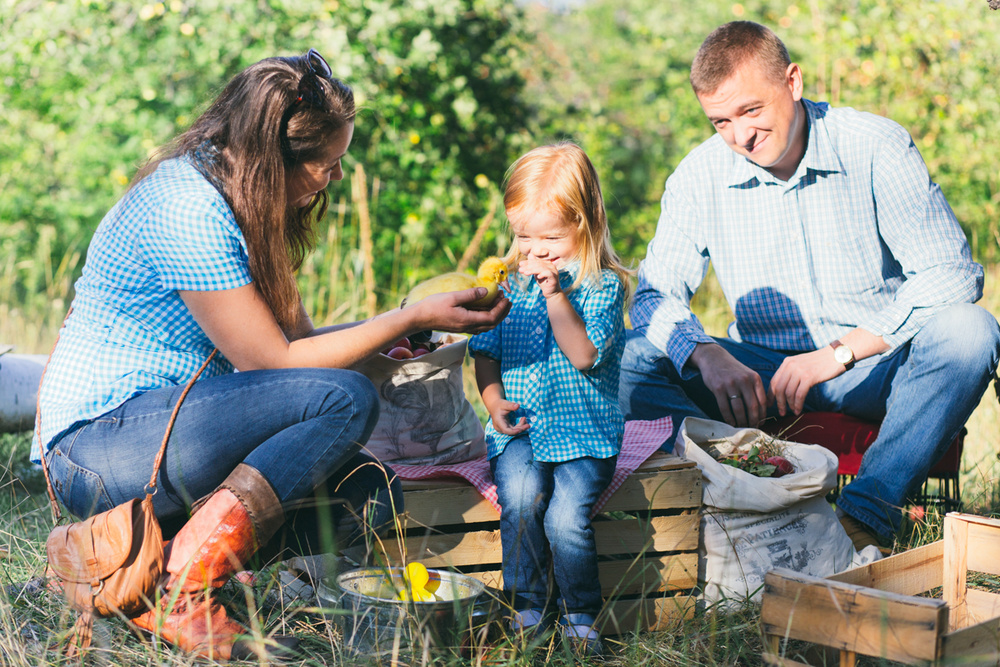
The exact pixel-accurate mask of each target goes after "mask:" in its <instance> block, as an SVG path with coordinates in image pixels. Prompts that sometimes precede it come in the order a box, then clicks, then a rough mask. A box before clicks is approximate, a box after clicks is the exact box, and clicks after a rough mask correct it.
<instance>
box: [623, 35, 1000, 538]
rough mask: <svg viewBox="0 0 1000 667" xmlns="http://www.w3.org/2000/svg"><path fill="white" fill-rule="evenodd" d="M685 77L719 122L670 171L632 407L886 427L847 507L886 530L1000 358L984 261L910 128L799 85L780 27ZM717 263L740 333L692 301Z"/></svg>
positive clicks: (849, 522)
mask: <svg viewBox="0 0 1000 667" xmlns="http://www.w3.org/2000/svg"><path fill="white" fill-rule="evenodd" d="M691 84H692V87H693V88H694V92H695V94H696V95H697V97H698V100H699V102H700V103H701V106H702V108H703V109H704V111H705V113H706V115H707V116H708V119H709V120H710V121H711V123H712V124H713V125H714V126H715V129H716V132H717V134H716V135H715V136H713V137H712V138H711V139H709V140H707V141H705V142H704V143H703V144H701V145H700V146H698V147H697V148H695V149H694V150H693V151H692V152H691V153H690V154H689V155H688V156H687V157H686V158H685V159H684V160H683V161H682V162H681V163H680V165H678V167H677V169H676V170H675V171H674V173H673V174H672V175H671V176H670V178H669V179H668V180H667V183H666V189H665V192H664V194H663V199H662V202H661V206H662V210H661V215H660V220H659V223H658V226H657V230H656V234H655V236H654V238H653V240H652V241H651V242H650V244H649V247H648V251H647V255H646V258H645V259H644V260H643V262H642V264H641V265H640V269H639V285H638V288H637V291H636V295H635V300H634V303H633V306H632V310H631V321H632V326H633V328H634V331H633V332H630V338H629V341H628V344H627V347H626V350H625V355H624V358H623V360H622V381H621V394H620V400H621V406H622V411H623V412H624V413H625V416H626V419H652V418H656V417H660V416H663V415H664V414H670V415H672V416H673V417H674V423H675V427H679V425H680V422H681V420H682V419H683V418H684V417H687V416H689V415H692V416H697V417H707V418H710V419H716V420H723V421H726V422H728V423H729V424H731V425H734V426H755V425H757V424H759V423H760V422H761V420H762V419H764V418H765V417H766V416H768V415H769V414H770V415H775V414H779V415H782V416H783V415H786V414H789V413H794V414H799V413H801V412H802V411H803V410H824V411H835V412H843V413H846V414H850V415H853V416H856V417H861V418H865V419H870V420H875V421H881V422H882V427H881V430H880V432H879V437H878V439H877V440H876V441H875V442H874V443H873V444H872V446H871V447H870V449H869V450H868V452H867V453H866V454H865V457H864V461H863V463H862V466H861V470H860V473H859V475H858V476H857V478H856V479H855V480H854V481H853V482H852V483H851V484H849V485H847V486H846V487H845V488H844V489H843V490H842V492H841V494H840V497H839V498H838V501H837V503H838V515H840V517H841V521H842V523H843V524H844V526H845V528H846V529H847V531H848V534H850V535H851V537H852V539H853V540H854V542H855V545H856V546H858V548H859V549H860V548H862V547H863V546H866V545H868V544H875V543H878V542H886V541H887V540H889V539H890V538H891V536H892V535H893V534H894V533H895V531H896V530H897V529H898V527H899V522H900V511H899V508H900V507H901V506H902V504H903V503H904V501H905V498H906V496H907V494H908V492H910V491H911V490H912V489H914V488H915V487H916V486H917V485H919V484H920V483H921V482H922V481H923V480H924V479H925V478H926V476H927V472H928V470H929V469H930V467H931V466H932V465H933V464H934V463H935V462H936V461H937V460H938V459H939V458H940V457H941V455H942V454H943V453H944V452H945V451H946V450H947V448H948V445H949V444H950V443H951V441H952V440H953V439H954V437H955V436H956V434H957V433H958V431H959V430H960V429H961V428H962V426H963V424H964V423H965V421H966V419H968V417H969V415H970V414H971V413H972V411H973V409H974V408H975V407H976V405H977V404H978V402H979V399H980V397H981V396H982V395H983V392H984V391H985V389H986V387H987V385H988V383H989V381H990V379H991V378H992V377H993V374H994V371H995V369H996V366H997V361H998V355H1000V327H998V325H997V321H996V319H995V318H994V317H993V316H992V315H991V314H990V313H988V312H987V311H986V310H984V309H982V308H980V307H979V306H975V305H972V304H973V303H974V302H975V301H977V300H978V299H979V298H980V297H981V296H982V285H983V269H982V267H981V266H979V265H978V264H976V263H975V262H973V261H972V258H971V253H970V251H969V247H968V243H967V241H966V239H965V236H964V234H963V232H962V230H961V228H960V227H959V225H958V222H957V221H956V219H955V216H954V214H953V213H952V211H951V209H950V207H949V206H948V203H947V202H946V201H945V198H944V195H943V194H942V193H941V190H940V188H939V187H938V186H937V185H936V184H934V183H933V182H931V180H930V178H929V176H928V173H927V169H926V167H925V165H924V162H923V160H922V158H921V157H920V154H919V152H918V151H917V149H916V147H915V146H914V144H913V140H912V139H911V138H910V136H909V134H908V133H907V132H906V130H904V129H903V128H902V127H901V126H899V125H898V124H896V123H894V122H893V121H890V120H887V119H885V118H881V117H879V116H875V115H873V114H869V113H863V112H859V111H855V110H853V109H849V108H839V109H837V108H832V107H830V106H828V105H827V104H825V103H815V102H811V101H809V100H806V99H803V97H802V88H803V84H802V71H801V70H800V68H799V66H798V65H796V64H795V63H792V62H791V61H790V59H789V56H788V51H787V50H786V49H785V46H784V44H782V42H781V40H779V39H778V37H777V36H776V35H775V34H774V33H773V32H772V31H771V30H769V29H767V28H765V27H764V26H761V25H758V24H756V23H752V22H748V21H737V22H733V23H729V24H726V25H723V26H721V27H719V28H717V29H716V30H715V31H714V32H713V33H712V34H711V35H709V37H708V38H707V39H706V40H705V42H704V43H703V44H702V46H701V48H700V49H699V51H698V54H697V56H696V57H695V60H694V63H693V65H692V68H691ZM709 261H711V262H712V265H713V267H714V269H715V272H716V275H717V276H718V280H719V283H720V285H721V286H722V290H723V292H724V293H725V295H726V299H727V300H728V302H729V305H730V307H731V308H732V311H733V313H734V314H735V316H736V319H735V321H734V322H733V323H732V324H731V325H730V327H729V331H728V337H726V338H713V337H711V336H708V335H706V334H705V331H704V329H703V328H702V326H701V324H700V322H699V321H698V320H697V318H696V317H695V316H694V315H693V314H692V312H691V309H690V301H691V297H692V296H693V294H694V293H695V291H696V290H697V289H698V287H699V286H700V284H701V282H702V280H703V279H704V277H705V274H706V271H707V269H708V264H709ZM675 430H676V428H675ZM672 446H673V442H672V441H668V442H667V443H665V444H664V448H666V449H669V448H671V447H672Z"/></svg>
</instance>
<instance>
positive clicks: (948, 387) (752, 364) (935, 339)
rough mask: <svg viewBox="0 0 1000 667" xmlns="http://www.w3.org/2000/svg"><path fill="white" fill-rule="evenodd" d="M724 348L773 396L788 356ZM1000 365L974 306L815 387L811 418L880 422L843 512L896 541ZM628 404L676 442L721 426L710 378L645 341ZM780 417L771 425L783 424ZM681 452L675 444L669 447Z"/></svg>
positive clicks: (989, 324)
mask: <svg viewBox="0 0 1000 667" xmlns="http://www.w3.org/2000/svg"><path fill="white" fill-rule="evenodd" d="M716 342H717V343H718V344H719V345H721V346H722V347H724V348H725V349H726V350H727V351H728V352H729V353H730V354H732V355H733V356H734V357H735V358H736V359H737V360H738V361H739V362H740V363H742V364H744V365H745V366H747V367H748V368H751V369H753V370H754V371H756V372H757V373H759V374H760V377H761V380H763V382H764V387H765V389H767V388H768V387H769V385H770V382H771V378H772V377H773V376H774V373H775V372H776V371H777V370H778V367H779V366H780V365H781V362H782V361H783V360H784V359H785V357H786V356H787V354H786V353H783V352H776V351H774V350H769V349H767V348H763V347H759V346H757V345H753V344H750V343H737V342H735V341H733V340H731V339H728V338H719V339H716ZM998 358H1000V327H998V325H997V321H996V318H994V317H993V315H991V314H990V313H989V312H987V311H986V310H984V309H983V308H980V307H979V306H976V305H973V304H959V305H954V306H949V307H947V308H944V309H942V310H941V311H939V312H938V313H937V314H936V315H935V316H934V317H933V318H931V319H930V320H929V321H928V322H927V323H926V324H925V325H924V326H923V328H922V329H921V330H920V331H919V332H918V333H917V335H915V336H914V337H913V338H912V339H911V340H910V342H908V343H906V344H904V345H901V346H900V347H898V348H897V349H895V350H893V351H892V352H891V353H888V354H885V355H877V356H874V357H869V358H867V359H862V360H861V361H859V362H857V363H856V364H855V366H854V368H852V369H851V370H849V371H847V372H846V373H843V374H842V375H840V376H838V377H836V378H834V379H832V380H829V381H827V382H824V383H822V384H819V385H816V386H815V387H813V388H812V389H811V390H810V391H809V393H808V395H807V396H806V402H805V411H807V412H812V411H828V412H843V413H845V414H848V415H851V416H854V417H859V418H861V419H867V420H870V421H875V422H881V423H882V426H881V428H880V430H879V435H878V438H876V440H875V442H873V443H872V445H871V447H869V448H868V450H867V451H866V452H865V455H864V457H863V459H862V461H861V469H860V470H859V471H858V475H857V477H856V478H855V479H854V481H852V482H851V483H850V484H848V485H847V486H845V487H844V489H843V490H842V491H841V492H840V495H839V497H838V498H837V506H838V507H839V508H840V509H841V510H842V511H844V512H846V513H847V514H849V515H850V516H852V517H854V518H855V519H858V520H859V521H861V522H862V523H864V524H865V525H867V526H870V527H871V528H872V529H874V530H875V532H877V533H878V534H879V535H881V536H883V537H888V536H890V535H892V534H893V533H895V532H896V530H898V529H899V525H900V508H901V507H902V506H903V505H904V503H905V501H906V498H907V496H908V495H909V494H910V493H911V492H913V491H915V490H916V489H918V488H919V487H920V485H921V484H922V483H923V482H924V480H925V479H927V473H928V472H929V471H930V469H931V467H932V466H933V465H934V464H935V463H937V461H938V460H939V459H940V458H941V456H942V455H943V454H944V453H945V452H946V451H947V450H948V447H949V446H950V445H951V442H952V441H953V440H954V439H955V436H956V435H957V434H958V432H959V430H961V428H962V426H963V425H964V424H965V422H966V421H967V420H968V418H969V416H970V415H971V414H972V411H973V410H974V409H975V408H976V406H978V405H979V400H980V398H982V396H983V393H984V392H985V391H986V387H987V386H988V385H989V382H990V380H991V379H992V378H993V377H994V374H995V372H996V368H997V361H998ZM619 400H620V403H621V408H622V412H623V413H625V418H626V419H655V418H658V417H662V416H664V415H668V414H669V415H672V416H673V418H674V437H676V433H677V431H678V429H679V428H680V425H681V422H682V421H683V419H684V418H685V417H688V416H694V417H701V418H707V419H714V420H717V421H721V420H722V415H721V414H720V412H719V408H718V405H717V403H716V400H715V396H714V395H712V393H711V392H709V391H708V389H707V388H706V387H705V385H704V383H703V382H702V379H701V375H700V374H699V373H697V372H696V371H690V370H688V369H685V373H684V377H681V375H680V374H679V373H678V372H677V369H676V368H674V365H673V363H672V362H671V361H670V360H669V359H668V358H667V357H665V356H664V355H663V353H662V352H660V351H659V350H657V349H656V348H654V347H653V346H652V345H651V344H650V343H649V341H647V340H646V338H645V337H644V336H641V335H639V334H636V333H634V332H629V338H628V342H627V344H626V346H625V353H624V356H623V357H622V375H621V385H620V393H619ZM776 415H777V410H776V409H775V408H774V406H772V407H771V410H770V413H769V416H776ZM663 449H666V450H668V451H670V450H672V449H673V439H671V440H669V441H667V442H666V443H664V445H663Z"/></svg>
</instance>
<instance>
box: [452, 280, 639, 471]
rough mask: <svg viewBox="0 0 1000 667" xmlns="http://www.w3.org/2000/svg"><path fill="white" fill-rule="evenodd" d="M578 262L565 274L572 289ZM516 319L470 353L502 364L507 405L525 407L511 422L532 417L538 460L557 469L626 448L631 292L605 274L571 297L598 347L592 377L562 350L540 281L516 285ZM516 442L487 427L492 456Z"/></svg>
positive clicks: (476, 341)
mask: <svg viewBox="0 0 1000 667" xmlns="http://www.w3.org/2000/svg"><path fill="white" fill-rule="evenodd" d="M578 270H579V263H573V264H570V265H569V266H568V267H566V268H565V269H564V270H562V271H560V272H559V283H560V284H561V285H562V287H563V289H564V290H566V289H568V288H569V286H570V285H572V284H573V280H574V279H575V276H576V272H577V271H578ZM511 283H512V289H510V290H509V292H510V294H509V295H508V296H509V297H510V301H511V309H510V314H508V315H507V317H506V318H505V319H504V321H503V322H501V323H500V325H499V326H497V327H496V328H495V329H492V330H491V331H487V332H486V333H481V334H478V335H476V336H473V337H472V338H471V339H470V340H469V353H470V354H471V355H473V356H478V355H483V356H485V357H489V358H490V359H495V360H499V361H500V373H501V379H502V380H503V387H504V392H505V394H506V396H507V400H509V401H513V402H515V403H519V404H520V405H521V407H520V409H519V410H517V411H516V412H513V413H511V415H510V416H509V419H510V421H511V422H516V421H518V420H519V419H520V418H521V417H527V419H528V423H529V424H530V425H531V428H530V429H529V430H528V434H530V436H531V448H532V451H533V453H534V457H535V460H537V461H548V462H552V463H558V462H562V461H569V460H572V459H577V458H580V457H583V456H590V457H593V458H597V459H606V458H608V457H609V456H614V455H616V454H617V453H618V451H619V450H620V449H621V445H622V433H623V432H624V429H625V421H624V419H623V417H622V413H621V410H620V409H619V407H618V380H619V375H620V372H621V359H622V352H623V351H624V349H625V322H624V308H625V292H624V290H623V289H622V284H621V282H620V281H619V280H618V276H616V275H615V274H614V272H612V271H607V270H605V271H603V272H602V274H601V280H600V284H597V283H596V281H593V280H585V281H583V282H582V283H581V284H580V286H579V287H577V288H576V289H575V290H573V291H571V292H568V293H567V297H568V298H569V301H570V303H572V304H573V308H575V309H576V312H577V313H579V315H580V317H581V318H582V319H583V322H584V324H585V325H586V327H587V337H588V338H590V342H592V343H593V344H594V347H596V348H597V360H596V361H595V362H594V365H593V367H591V368H590V369H589V370H587V371H580V370H577V368H576V367H575V366H573V364H572V363H570V361H569V359H567V358H566V355H565V354H563V352H562V350H561V349H560V348H559V345H558V343H556V339H555V335H554V334H553V333H552V325H551V324H550V323H549V316H548V310H547V309H546V306H545V297H544V296H542V290H541V288H540V287H538V283H536V282H535V280H534V279H531V280H526V281H523V283H524V285H523V288H522V287H521V285H520V283H521V281H516V280H514V279H512V280H511ZM510 440H511V436H509V435H504V434H503V433H499V432H497V431H496V430H495V429H494V428H493V422H492V420H491V421H490V422H489V423H488V424H487V425H486V443H487V449H488V456H489V457H490V458H493V457H494V456H496V455H497V454H500V453H501V452H503V450H504V447H506V445H507V443H508V442H510Z"/></svg>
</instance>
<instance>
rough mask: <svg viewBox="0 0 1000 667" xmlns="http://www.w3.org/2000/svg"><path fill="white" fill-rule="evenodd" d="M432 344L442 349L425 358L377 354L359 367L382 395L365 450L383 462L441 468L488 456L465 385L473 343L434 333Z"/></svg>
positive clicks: (480, 425)
mask: <svg viewBox="0 0 1000 667" xmlns="http://www.w3.org/2000/svg"><path fill="white" fill-rule="evenodd" d="M431 340H432V341H434V342H436V343H438V344H439V346H438V347H437V348H436V349H435V350H434V351H433V352H430V353H428V354H425V355H423V356H421V357H417V358H415V359H392V358H391V357H387V356H385V355H383V354H377V355H375V356H374V357H371V358H370V359H368V360H366V361H364V362H363V363H362V364H361V365H360V366H359V367H358V370H359V371H361V372H362V373H364V374H365V376H367V377H368V379H369V380H371V381H372V384H374V385H375V389H377V390H378V396H379V408H380V412H379V418H378V424H376V426H375V430H374V431H373V432H372V435H371V437H370V438H369V439H368V444H367V445H366V449H367V451H368V452H369V453H370V454H371V455H372V456H374V457H375V458H377V459H379V460H380V461H384V462H386V463H392V462H397V463H399V464H401V465H442V464H447V463H460V462H463V461H470V460H472V459H476V458H479V457H481V456H485V454H486V435H485V432H484V431H483V425H482V422H480V421H479V416H478V415H477V414H476V411H475V408H473V407H472V404H471V403H469V400H468V399H467V398H466V397H465V387H464V385H463V382H462V362H463V361H464V360H465V352H466V348H467V347H468V344H469V339H468V338H467V337H465V336H460V335H457V334H441V333H438V332H435V334H434V336H433V337H432V339H431Z"/></svg>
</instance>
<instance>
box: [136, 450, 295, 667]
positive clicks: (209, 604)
mask: <svg viewBox="0 0 1000 667" xmlns="http://www.w3.org/2000/svg"><path fill="white" fill-rule="evenodd" d="M283 522H284V512H283V510H282V508H281V503H280V502H279V500H278V497H277V495H275V493H274V489H272V488H271V485H270V483H269V482H268V481H267V479H265V478H264V476H263V475H261V474H260V472H258V471H257V470H256V469H255V468H253V467H252V466H249V465H246V464H242V463H241V464H240V465H238V466H237V467H236V469H235V470H234V471H233V472H232V473H231V474H230V475H229V477H227V478H226V480H225V481H224V482H223V483H222V484H221V485H220V486H219V488H218V489H217V490H216V491H215V492H214V493H213V494H212V495H211V496H209V497H208V499H207V500H206V501H205V502H204V503H203V504H201V505H200V507H198V508H197V509H196V511H195V513H194V514H193V515H192V517H191V519H190V520H188V522H187V523H186V524H184V526H183V527H182V528H181V529H180V531H178V533H177V535H176V536H175V537H174V539H173V540H171V541H170V542H168V543H167V545H166V547H165V553H164V557H165V560H166V563H167V564H166V574H165V577H166V583H165V584H164V586H163V588H164V589H165V590H164V591H163V596H162V598H161V599H160V601H159V604H158V606H157V607H156V608H155V609H152V610H150V611H148V612H146V613H145V614H142V615H141V616H138V617H137V618H134V619H132V622H133V623H134V624H135V625H136V626H138V627H139V628H142V629H143V630H147V631H149V632H152V633H153V634H155V635H157V636H159V637H160V638H162V639H164V640H165V641H168V642H170V643H171V644H174V645H175V646H179V647H180V648H182V649H184V650H185V651H188V652H191V653H195V654H198V655H200V656H203V657H206V658H210V659H215V660H229V659H231V658H245V657H251V656H253V655H255V654H256V653H257V651H256V650H254V647H255V646H256V644H255V642H253V641H252V640H250V639H249V638H248V637H246V636H247V635H249V634H250V633H249V631H248V630H247V629H246V628H245V627H243V626H242V625H240V624H239V623H237V622H235V621H233V620H232V619H230V618H229V617H228V615H227V614H226V610H225V608H224V607H223V606H222V605H221V604H220V603H219V601H218V599H217V598H216V591H217V589H218V588H219V587H221V586H222V585H223V584H225V583H226V581H227V580H228V579H229V577H230V576H232V575H233V574H234V573H236V572H237V571H238V570H240V569H241V568H242V566H243V564H244V563H245V562H246V561H247V560H248V559H249V558H250V557H251V556H252V555H253V554H254V552H255V551H256V550H257V548H258V547H259V546H260V545H261V544H264V543H265V542H267V540H269V539H270V538H271V536H272V535H274V533H275V532H276V531H277V530H278V528H279V527H280V526H281V524H282V523H283ZM270 643H275V646H270V645H267V646H266V649H265V650H266V651H267V653H268V655H269V657H279V655H280V654H281V653H285V654H286V655H287V654H288V652H289V650H293V649H294V644H295V643H296V642H295V640H294V638H290V637H285V638H273V639H271V640H269V644H270Z"/></svg>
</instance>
